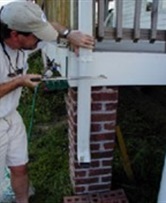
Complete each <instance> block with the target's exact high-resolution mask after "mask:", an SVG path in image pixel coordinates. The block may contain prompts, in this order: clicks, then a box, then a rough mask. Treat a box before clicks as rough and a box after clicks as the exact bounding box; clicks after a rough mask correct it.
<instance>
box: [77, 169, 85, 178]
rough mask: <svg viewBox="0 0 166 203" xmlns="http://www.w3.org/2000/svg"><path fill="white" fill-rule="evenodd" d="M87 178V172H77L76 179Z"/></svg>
mask: <svg viewBox="0 0 166 203" xmlns="http://www.w3.org/2000/svg"><path fill="white" fill-rule="evenodd" d="M85 176H86V171H83V170H80V171H75V177H85Z"/></svg>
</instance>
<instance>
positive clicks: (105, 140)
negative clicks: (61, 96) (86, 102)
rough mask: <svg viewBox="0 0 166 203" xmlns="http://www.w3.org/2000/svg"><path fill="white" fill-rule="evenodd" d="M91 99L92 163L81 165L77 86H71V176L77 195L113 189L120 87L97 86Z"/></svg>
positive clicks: (69, 116) (69, 120)
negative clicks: (78, 154)
mask: <svg viewBox="0 0 166 203" xmlns="http://www.w3.org/2000/svg"><path fill="white" fill-rule="evenodd" d="M91 98H92V101H91V106H92V112H91V135H90V149H91V163H90V164H89V165H88V166H87V165H86V166H85V165H84V164H83V165H80V164H79V163H78V161H77V155H76V153H77V135H76V133H77V89H76V88H70V89H69V92H68V96H67V99H66V104H67V111H68V123H69V155H70V177H71V182H72V185H73V189H74V193H75V194H86V193H94V192H105V191H110V189H111V177H112V160H113V150H114V143H115V125H116V113H117V103H118V88H116V87H93V88H92V96H91ZM85 111H86V109H85Z"/></svg>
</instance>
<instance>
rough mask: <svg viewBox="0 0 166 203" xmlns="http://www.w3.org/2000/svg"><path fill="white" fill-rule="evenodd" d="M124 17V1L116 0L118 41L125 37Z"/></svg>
mask: <svg viewBox="0 0 166 203" xmlns="http://www.w3.org/2000/svg"><path fill="white" fill-rule="evenodd" d="M122 15H123V0H116V41H120V40H121V39H122V35H123V29H122Z"/></svg>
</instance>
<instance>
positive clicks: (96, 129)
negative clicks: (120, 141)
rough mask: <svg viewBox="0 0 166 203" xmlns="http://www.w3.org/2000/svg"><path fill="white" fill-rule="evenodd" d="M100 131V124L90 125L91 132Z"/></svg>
mask: <svg viewBox="0 0 166 203" xmlns="http://www.w3.org/2000/svg"><path fill="white" fill-rule="evenodd" d="M101 129H102V126H101V124H94V123H92V124H91V132H99V131H101Z"/></svg>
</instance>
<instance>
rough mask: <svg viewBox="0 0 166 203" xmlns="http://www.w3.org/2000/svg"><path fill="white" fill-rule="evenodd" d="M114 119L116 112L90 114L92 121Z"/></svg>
mask: <svg viewBox="0 0 166 203" xmlns="http://www.w3.org/2000/svg"><path fill="white" fill-rule="evenodd" d="M115 120H116V113H113V114H104V113H94V114H92V115H91V121H92V122H100V121H115Z"/></svg>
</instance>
